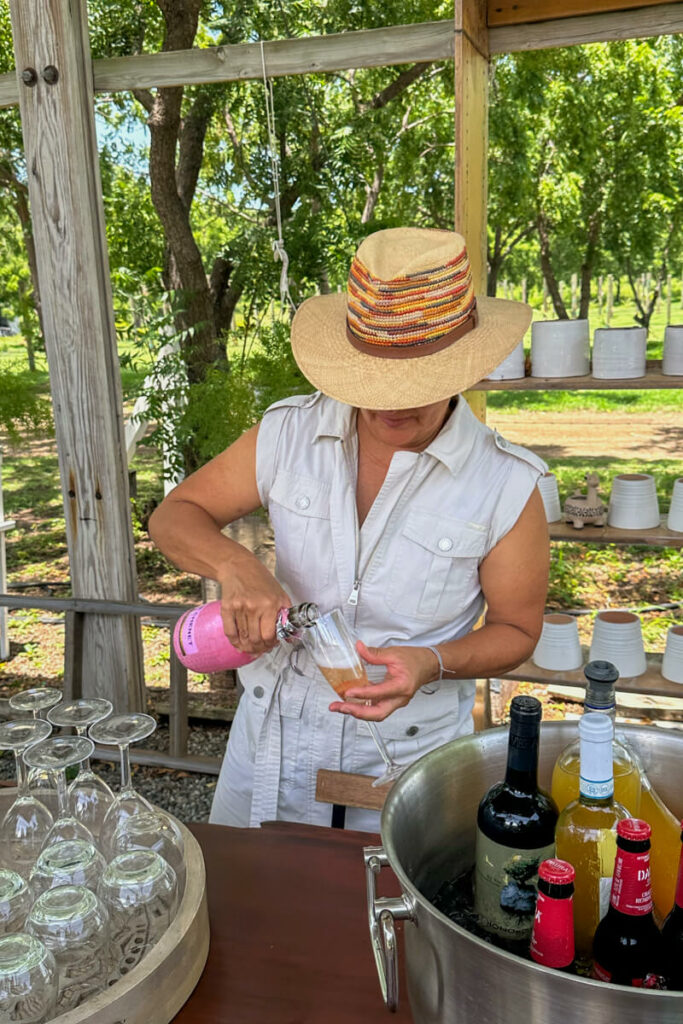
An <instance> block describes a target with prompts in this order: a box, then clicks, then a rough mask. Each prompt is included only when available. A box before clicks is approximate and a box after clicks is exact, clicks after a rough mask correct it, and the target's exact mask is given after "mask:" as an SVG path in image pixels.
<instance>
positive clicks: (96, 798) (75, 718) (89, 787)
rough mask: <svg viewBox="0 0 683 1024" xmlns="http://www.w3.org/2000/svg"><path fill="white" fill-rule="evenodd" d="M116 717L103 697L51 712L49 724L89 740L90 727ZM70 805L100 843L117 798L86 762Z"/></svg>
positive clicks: (73, 785) (71, 792)
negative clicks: (111, 715) (112, 714)
mask: <svg viewBox="0 0 683 1024" xmlns="http://www.w3.org/2000/svg"><path fill="white" fill-rule="evenodd" d="M111 713H112V704H111V701H109V700H105V699H104V698H103V697H92V698H88V699H81V700H71V701H68V702H67V703H62V704H58V705H57V707H54V708H52V710H51V711H48V714H47V720H48V722H52V724H53V725H57V726H59V727H60V728H69V727H71V728H73V729H75V730H76V734H77V735H78V736H85V734H86V731H87V729H88V726H90V725H94V724H95V722H101V721H102V720H103V719H105V718H107V717H108V716H109V715H110V714H111ZM69 802H70V804H71V810H72V813H73V816H74V817H75V818H76V819H77V820H78V821H80V822H81V823H82V824H83V825H85V827H86V828H88V829H90V831H91V832H92V834H93V835H94V837H95V839H96V840H97V839H99V835H100V829H101V828H102V822H103V821H104V817H105V815H106V813H107V811H108V810H109V808H110V807H111V805H112V804H113V802H114V794H113V793H112V791H111V789H110V788H109V786H108V785H107V783H106V782H105V781H104V779H101V778H100V777H99V775H96V774H95V772H94V771H93V770H92V768H91V766H90V758H86V759H85V760H84V761H83V762H82V764H81V767H80V769H79V772H78V775H77V776H76V778H75V779H74V780H73V782H72V783H71V785H70V786H69Z"/></svg>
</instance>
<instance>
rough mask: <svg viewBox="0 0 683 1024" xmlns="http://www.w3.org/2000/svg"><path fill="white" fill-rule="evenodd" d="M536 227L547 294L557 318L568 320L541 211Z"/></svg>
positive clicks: (545, 222) (546, 227) (546, 224)
mask: <svg viewBox="0 0 683 1024" xmlns="http://www.w3.org/2000/svg"><path fill="white" fill-rule="evenodd" d="M537 229H538V240H539V243H540V248H541V271H542V272H543V279H544V280H545V283H546V285H547V286H548V294H549V295H550V298H551V300H552V303H553V307H554V309H555V313H556V314H557V317H558V319H559V320H568V319H569V314H568V313H567V307H566V306H565V304H564V301H563V299H562V294H561V292H560V288H559V285H558V283H557V278H556V277H555V271H554V270H553V264H552V256H551V251H550V237H549V234H548V222H547V220H546V219H545V216H544V214H542V213H539V215H538V221H537Z"/></svg>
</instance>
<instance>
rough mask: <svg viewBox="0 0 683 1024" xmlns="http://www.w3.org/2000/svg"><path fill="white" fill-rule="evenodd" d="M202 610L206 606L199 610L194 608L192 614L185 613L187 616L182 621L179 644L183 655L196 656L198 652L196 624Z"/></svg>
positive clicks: (179, 630)
mask: <svg viewBox="0 0 683 1024" xmlns="http://www.w3.org/2000/svg"><path fill="white" fill-rule="evenodd" d="M202 608H204V605H199V607H198V608H194V609H193V610H192V611H191V612H185V615H184V616H183V618H182V619H181V620H180V628H179V629H178V642H179V643H180V647H181V650H182V652H183V654H196V653H197V651H198V647H197V641H196V640H195V623H196V622H197V617H198V615H199V613H200V611H201V610H202Z"/></svg>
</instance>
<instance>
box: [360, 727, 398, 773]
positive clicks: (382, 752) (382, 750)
mask: <svg viewBox="0 0 683 1024" xmlns="http://www.w3.org/2000/svg"><path fill="white" fill-rule="evenodd" d="M365 724H366V725H367V727H368V732H369V733H370V735H371V736H372V740H373V742H374V744H375V746H376V747H377V752H378V753H379V756H380V757H381V758H382V760H383V761H384V763H385V765H386V766H387V768H393V767H394V761H393V760H392V758H391V755H390V754H389V751H388V750H387V748H386V745H385V743H384V740H383V739H382V737H381V736H380V734H379V731H378V729H377V726H376V725H375V723H374V722H368V721H366V722H365Z"/></svg>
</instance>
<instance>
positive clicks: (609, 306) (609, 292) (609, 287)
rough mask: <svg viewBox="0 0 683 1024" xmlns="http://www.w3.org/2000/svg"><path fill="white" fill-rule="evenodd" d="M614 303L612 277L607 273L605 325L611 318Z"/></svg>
mask: <svg viewBox="0 0 683 1024" xmlns="http://www.w3.org/2000/svg"><path fill="white" fill-rule="evenodd" d="M613 305H614V277H613V276H612V274H608V275H607V326H608V327H609V322H610V320H611V319H612V306H613Z"/></svg>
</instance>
